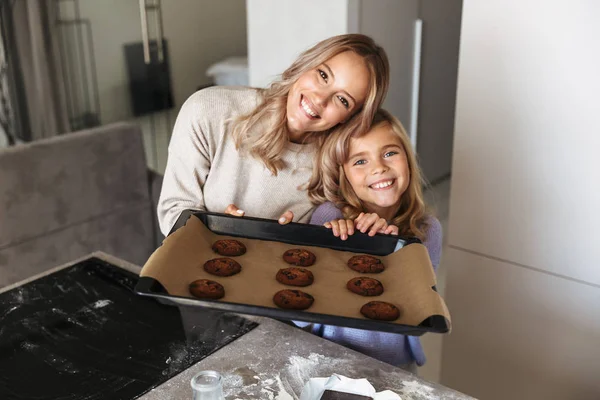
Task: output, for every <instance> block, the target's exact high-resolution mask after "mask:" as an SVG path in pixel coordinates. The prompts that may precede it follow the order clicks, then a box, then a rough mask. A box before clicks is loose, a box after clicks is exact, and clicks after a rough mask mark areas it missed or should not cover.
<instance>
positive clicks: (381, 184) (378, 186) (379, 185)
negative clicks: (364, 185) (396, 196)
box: [371, 179, 394, 189]
mask: <svg viewBox="0 0 600 400" xmlns="http://www.w3.org/2000/svg"><path fill="white" fill-rule="evenodd" d="M392 183H394V180H393V179H392V180H389V181H384V182H379V183H376V184H374V185H371V187H372V188H373V189H383V188H386V187H388V186H390V185H391V184H392Z"/></svg>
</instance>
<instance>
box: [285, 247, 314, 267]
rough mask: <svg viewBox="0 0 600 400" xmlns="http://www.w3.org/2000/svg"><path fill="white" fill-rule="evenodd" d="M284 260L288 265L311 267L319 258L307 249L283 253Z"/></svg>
mask: <svg viewBox="0 0 600 400" xmlns="http://www.w3.org/2000/svg"><path fill="white" fill-rule="evenodd" d="M283 260H284V261H285V262H286V263H288V264H292V265H298V266H300V267H310V266H311V265H313V264H314V263H315V261H317V256H315V255H314V254H313V253H311V252H310V251H308V250H306V249H290V250H287V251H286V252H285V253H283Z"/></svg>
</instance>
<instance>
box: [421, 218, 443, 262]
mask: <svg viewBox="0 0 600 400" xmlns="http://www.w3.org/2000/svg"><path fill="white" fill-rule="evenodd" d="M427 225H428V227H427V235H426V237H425V240H424V241H423V245H424V246H425V247H426V248H427V251H428V252H429V258H430V259H431V264H432V265H433V270H434V271H435V272H436V273H437V269H438V267H439V265H440V260H441V258H442V225H441V224H440V221H438V219H437V218H435V217H433V216H431V217H429V218H428V220H427Z"/></svg>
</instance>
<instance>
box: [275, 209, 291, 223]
mask: <svg viewBox="0 0 600 400" xmlns="http://www.w3.org/2000/svg"><path fill="white" fill-rule="evenodd" d="M293 219H294V213H293V212H291V211H289V210H288V211H286V212H284V213H283V214H281V217H279V219H278V220H277V222H279V224H280V225H287V224H289V223H290V222H292V220H293Z"/></svg>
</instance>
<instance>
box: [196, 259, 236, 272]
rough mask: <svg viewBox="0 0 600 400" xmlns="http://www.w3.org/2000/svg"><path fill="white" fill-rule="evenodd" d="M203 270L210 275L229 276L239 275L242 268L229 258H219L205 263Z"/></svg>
mask: <svg viewBox="0 0 600 400" xmlns="http://www.w3.org/2000/svg"><path fill="white" fill-rule="evenodd" d="M204 270H205V271H206V272H208V273H209V274H211V275H216V276H231V275H235V274H237V273H239V272H240V271H241V270H242V266H241V265H240V263H238V262H237V261H235V260H233V259H231V258H227V257H220V258H213V259H212V260H208V261H207V262H205V263H204Z"/></svg>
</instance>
